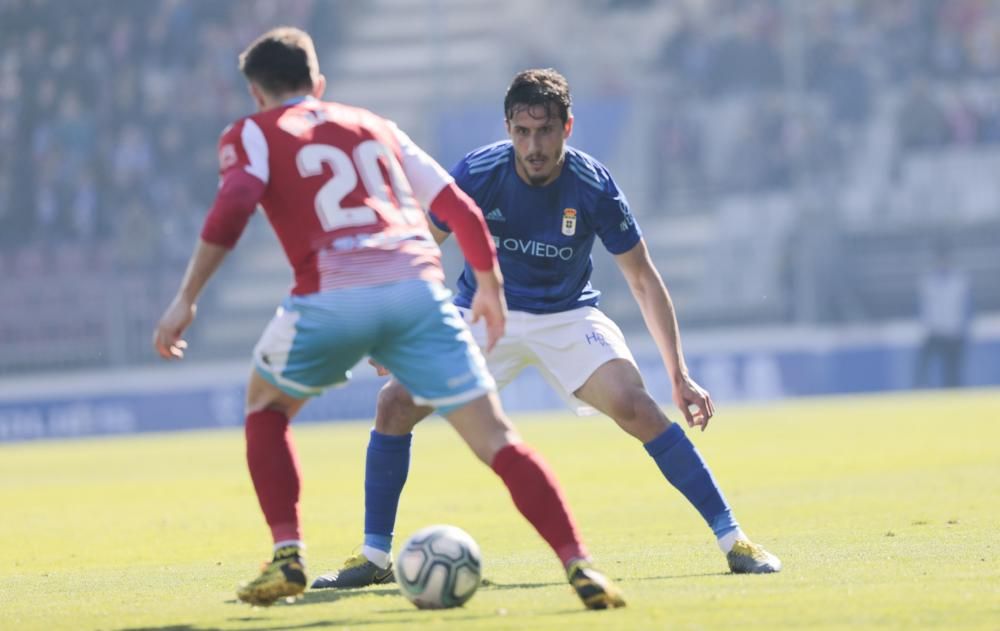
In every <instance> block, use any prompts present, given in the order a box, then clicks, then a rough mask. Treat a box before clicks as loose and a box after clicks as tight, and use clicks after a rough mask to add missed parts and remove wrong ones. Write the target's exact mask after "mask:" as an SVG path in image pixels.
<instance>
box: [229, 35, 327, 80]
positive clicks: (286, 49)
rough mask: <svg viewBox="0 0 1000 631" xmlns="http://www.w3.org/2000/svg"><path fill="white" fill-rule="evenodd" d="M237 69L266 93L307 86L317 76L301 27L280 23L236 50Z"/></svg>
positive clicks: (313, 51) (312, 49) (308, 39)
mask: <svg viewBox="0 0 1000 631" xmlns="http://www.w3.org/2000/svg"><path fill="white" fill-rule="evenodd" d="M240 72H242V73H243V76H245V77H246V78H247V80H248V81H252V82H254V83H256V84H257V85H259V86H260V87H261V88H263V89H264V90H265V91H267V92H268V93H270V94H276V95H280V94H284V93H286V92H293V91H297V90H302V89H308V88H311V87H313V81H314V80H315V79H316V78H317V77H318V76H319V62H318V61H317V60H316V48H315V47H314V46H313V41H312V38H311V37H309V34H308V33H306V32H305V31H303V30H302V29H297V28H294V27H291V26H280V27H278V28H274V29H271V30H270V31H268V32H266V33H264V34H263V35H261V36H260V37H258V38H257V39H256V40H254V42H253V43H252V44H250V46H248V47H247V49H246V50H245V51H243V52H242V53H241V54H240Z"/></svg>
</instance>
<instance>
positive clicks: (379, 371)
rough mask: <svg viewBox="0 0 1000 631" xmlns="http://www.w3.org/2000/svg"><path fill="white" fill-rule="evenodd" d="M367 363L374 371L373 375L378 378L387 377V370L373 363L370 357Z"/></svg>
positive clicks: (375, 362)
mask: <svg viewBox="0 0 1000 631" xmlns="http://www.w3.org/2000/svg"><path fill="white" fill-rule="evenodd" d="M368 363H369V364H371V366H372V368H374V369H375V374H377V375H378V376H379V377H385V376H387V375H388V374H389V369H388V368H386V367H385V366H383V365H382V364H380V363H378V362H377V361H375V360H374V359H372V358H371V357H369V358H368Z"/></svg>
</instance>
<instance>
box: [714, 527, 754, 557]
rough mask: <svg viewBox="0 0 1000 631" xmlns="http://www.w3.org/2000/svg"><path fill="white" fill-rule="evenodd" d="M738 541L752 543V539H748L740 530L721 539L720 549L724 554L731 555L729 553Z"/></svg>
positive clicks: (731, 532)
mask: <svg viewBox="0 0 1000 631" xmlns="http://www.w3.org/2000/svg"><path fill="white" fill-rule="evenodd" d="M737 541H750V538H749V537H747V536H746V533H744V532H743V530H742V529H740V528H737V529H736V530H732V531H730V532H727V533H726V534H724V535H722V536H721V537H719V538H718V543H719V549H720V550H722V554H729V551H730V550H732V549H733V545H734V544H735V543H736V542H737Z"/></svg>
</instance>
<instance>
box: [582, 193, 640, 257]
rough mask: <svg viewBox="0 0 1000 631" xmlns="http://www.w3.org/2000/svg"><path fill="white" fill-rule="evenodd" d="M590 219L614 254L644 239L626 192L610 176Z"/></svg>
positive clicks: (598, 197) (605, 245)
mask: <svg viewBox="0 0 1000 631" xmlns="http://www.w3.org/2000/svg"><path fill="white" fill-rule="evenodd" d="M590 219H591V221H593V222H594V231H595V232H597V235H598V236H599V237H600V238H601V243H603V244H604V247H605V248H607V250H608V252H610V253H612V254H623V253H625V252H628V251H629V250H631V249H632V248H633V247H635V245H636V244H637V243H639V240H640V239H642V231H641V230H640V229H639V224H637V223H636V221H635V217H633V216H632V210H631V209H630V207H629V204H628V200H627V199H626V198H625V193H623V192H622V191H621V190H620V189H619V188H618V185H617V184H616V183H615V181H614V180H613V179H611V177H610V176H608V180H607V183H606V184H605V186H604V188H603V190H602V191H601V192H600V193H599V194H598V195H597V198H596V200H595V203H594V211H593V213H592V215H591V217H590Z"/></svg>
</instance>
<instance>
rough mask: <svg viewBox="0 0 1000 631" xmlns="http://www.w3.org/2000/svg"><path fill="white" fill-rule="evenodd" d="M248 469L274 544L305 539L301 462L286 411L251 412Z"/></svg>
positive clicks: (248, 433) (248, 419)
mask: <svg viewBox="0 0 1000 631" xmlns="http://www.w3.org/2000/svg"><path fill="white" fill-rule="evenodd" d="M246 437H247V466H249V467H250V478H251V479H252V480H253V488H254V490H255V491H257V500H258V501H259V502H260V508H261V510H263V511H264V519H266V520H267V525H268V526H270V527H271V536H272V537H274V542H275V543H277V542H279V541H288V540H290V539H295V540H298V541H301V540H302V533H301V532H300V531H299V461H298V457H297V456H296V454H295V443H293V442H292V432H291V430H290V429H289V427H288V417H286V416H285V415H284V414H283V413H282V412H276V411H273V410H261V411H260V412H251V413H250V414H248V415H247V421H246Z"/></svg>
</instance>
